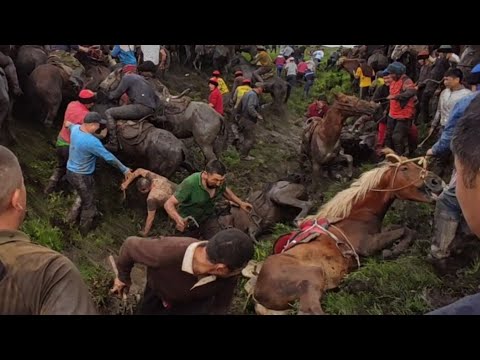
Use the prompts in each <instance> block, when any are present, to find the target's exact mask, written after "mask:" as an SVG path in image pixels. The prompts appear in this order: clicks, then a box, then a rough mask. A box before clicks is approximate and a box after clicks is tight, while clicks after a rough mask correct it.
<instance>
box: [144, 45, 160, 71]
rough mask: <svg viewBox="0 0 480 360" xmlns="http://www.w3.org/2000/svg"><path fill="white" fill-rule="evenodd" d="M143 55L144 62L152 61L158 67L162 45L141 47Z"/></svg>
mask: <svg viewBox="0 0 480 360" xmlns="http://www.w3.org/2000/svg"><path fill="white" fill-rule="evenodd" d="M140 48H141V49H142V53H143V62H146V61H151V62H153V63H154V64H155V66H157V65H158V63H159V62H160V45H140Z"/></svg>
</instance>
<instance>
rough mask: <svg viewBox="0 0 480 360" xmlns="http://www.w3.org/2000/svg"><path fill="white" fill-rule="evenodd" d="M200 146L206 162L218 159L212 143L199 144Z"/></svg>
mask: <svg viewBox="0 0 480 360" xmlns="http://www.w3.org/2000/svg"><path fill="white" fill-rule="evenodd" d="M197 144H198V143H197ZM198 146H199V147H200V149H201V150H202V152H203V155H204V156H205V159H206V162H209V161H210V160H216V159H217V156H216V155H215V152H214V151H213V146H212V144H198Z"/></svg>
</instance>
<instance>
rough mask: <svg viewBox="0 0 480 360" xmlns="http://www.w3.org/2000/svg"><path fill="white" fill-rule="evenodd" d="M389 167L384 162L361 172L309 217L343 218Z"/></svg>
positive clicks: (373, 186) (377, 182)
mask: <svg viewBox="0 0 480 360" xmlns="http://www.w3.org/2000/svg"><path fill="white" fill-rule="evenodd" d="M389 169H391V167H390V166H389V164H385V165H384V166H381V167H378V168H375V169H372V170H370V171H367V172H365V173H363V174H362V175H361V176H360V178H359V179H357V180H355V181H354V182H353V184H352V185H351V186H350V187H349V188H348V189H345V190H343V191H341V192H339V193H338V194H337V195H335V196H334V197H333V199H331V200H330V201H329V202H327V203H326V204H325V205H323V206H322V207H321V208H320V210H319V211H318V213H317V214H316V215H312V216H310V217H309V218H312V219H313V218H319V217H321V218H329V219H345V218H346V217H347V216H348V215H350V212H351V211H352V207H353V205H354V204H355V203H356V202H358V201H361V200H363V199H364V198H365V195H367V193H368V192H369V191H370V190H372V189H373V188H375V187H376V186H378V184H379V183H380V181H381V180H382V178H383V175H385V173H386V172H387V171H388V170H389Z"/></svg>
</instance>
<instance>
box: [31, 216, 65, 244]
mask: <svg viewBox="0 0 480 360" xmlns="http://www.w3.org/2000/svg"><path fill="white" fill-rule="evenodd" d="M21 230H22V231H24V232H25V233H26V234H28V235H29V236H30V238H31V239H32V241H33V242H35V243H37V244H40V245H43V246H46V247H49V248H50V249H53V250H55V251H62V250H63V241H62V232H61V230H60V229H59V228H57V227H55V226H51V225H50V224H49V223H48V222H47V221H45V220H43V219H40V218H33V219H27V220H25V221H24V223H23V225H22V228H21Z"/></svg>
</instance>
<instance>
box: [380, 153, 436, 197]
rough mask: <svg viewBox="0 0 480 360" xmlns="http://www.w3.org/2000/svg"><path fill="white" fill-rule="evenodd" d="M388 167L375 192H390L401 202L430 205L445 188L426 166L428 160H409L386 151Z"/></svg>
mask: <svg viewBox="0 0 480 360" xmlns="http://www.w3.org/2000/svg"><path fill="white" fill-rule="evenodd" d="M383 153H384V154H385V156H386V157H385V162H386V166H389V169H388V170H387V171H386V172H385V175H384V176H383V178H382V180H381V182H380V183H379V185H378V186H377V189H374V191H382V192H390V193H393V194H394V195H395V197H396V198H398V199H400V200H411V201H417V202H425V203H430V202H433V201H435V200H436V199H437V198H438V196H437V194H440V193H441V192H442V190H443V188H444V186H445V183H444V182H443V180H442V179H441V178H440V177H438V176H437V175H436V174H434V173H433V172H431V171H428V170H427V168H426V166H427V162H426V158H423V157H422V158H414V159H408V158H406V157H403V156H398V155H397V154H395V153H394V152H393V150H391V149H384V150H383Z"/></svg>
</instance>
